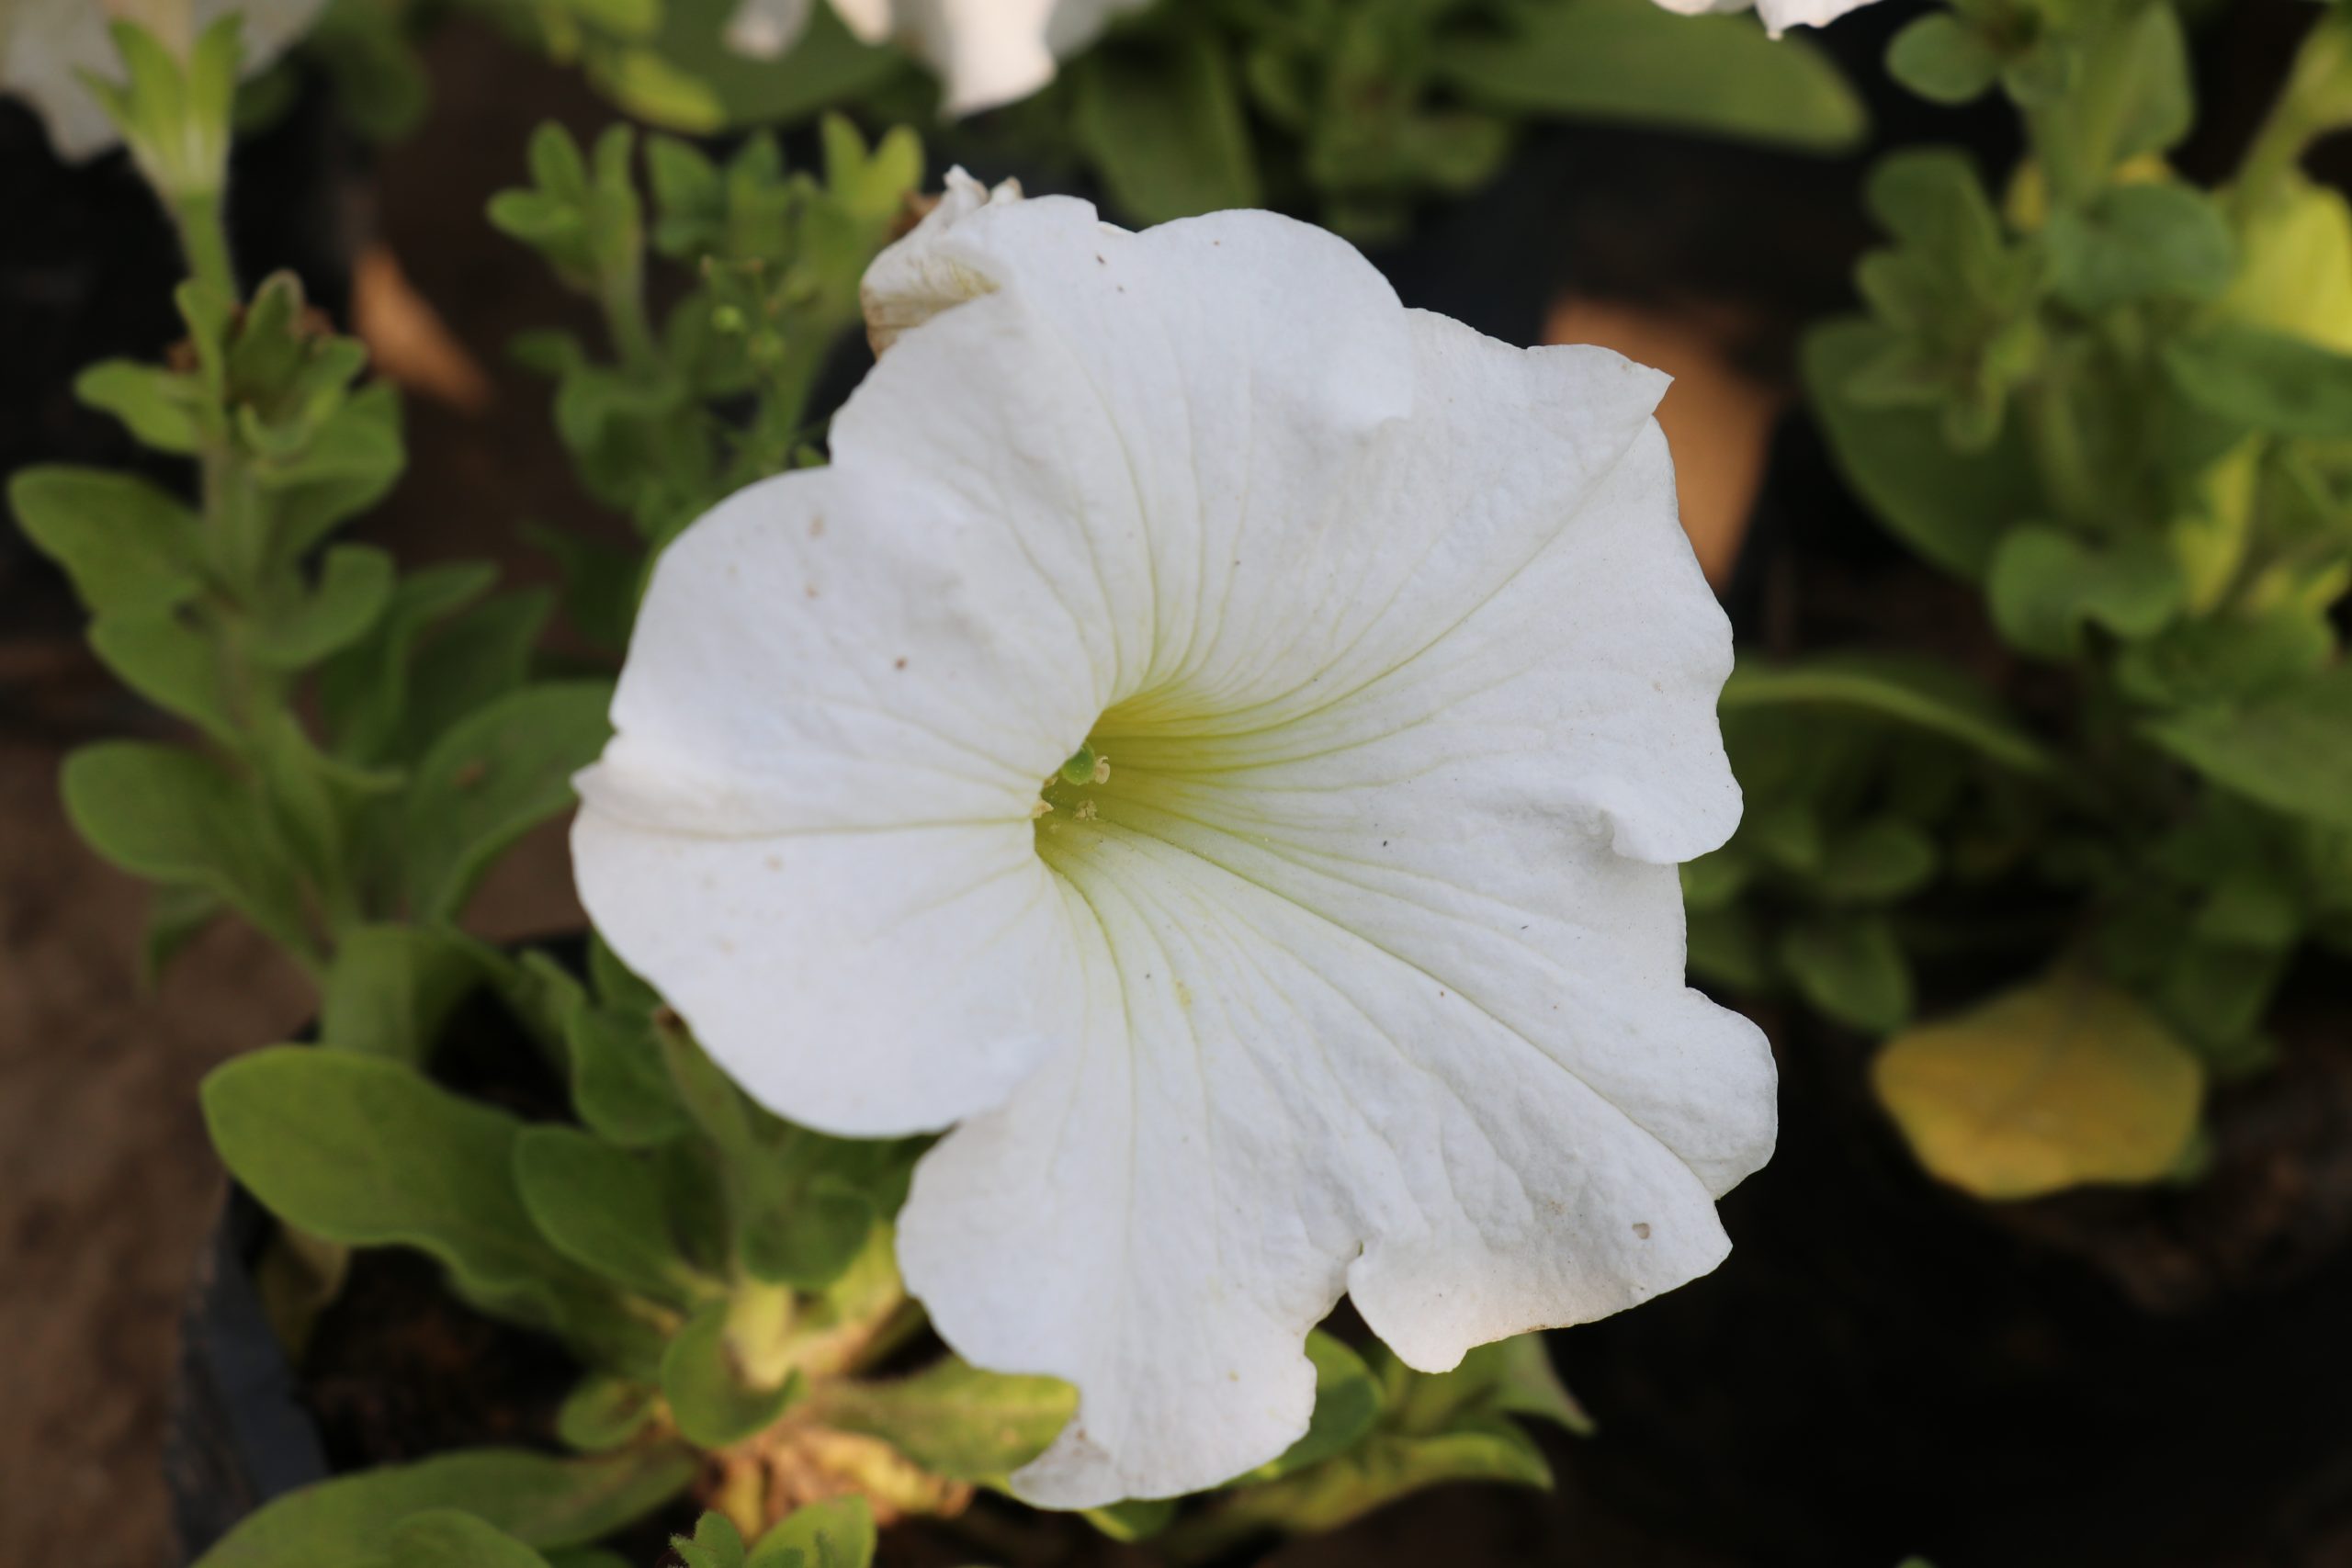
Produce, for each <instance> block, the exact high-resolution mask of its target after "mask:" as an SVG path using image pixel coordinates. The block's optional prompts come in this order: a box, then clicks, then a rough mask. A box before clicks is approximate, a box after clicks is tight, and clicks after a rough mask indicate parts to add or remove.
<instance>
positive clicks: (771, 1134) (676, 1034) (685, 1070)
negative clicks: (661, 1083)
mask: <svg viewBox="0 0 2352 1568" xmlns="http://www.w3.org/2000/svg"><path fill="white" fill-rule="evenodd" d="M656 1038H657V1039H658V1040H659V1042H660V1044H661V1048H662V1061H663V1064H664V1066H666V1067H667V1069H668V1071H669V1076H670V1082H671V1085H672V1087H673V1089H674V1091H675V1093H676V1097H677V1101H678V1103H679V1104H680V1105H681V1106H683V1107H684V1110H685V1111H686V1113H687V1114H688V1115H689V1116H690V1117H692V1118H693V1120H694V1122H695V1124H696V1125H697V1126H699V1127H701V1129H702V1130H703V1133H704V1134H705V1135H706V1136H707V1137H708V1138H709V1139H710V1141H711V1142H712V1143H713V1144H714V1145H717V1146H718V1151H719V1153H720V1154H721V1155H722V1156H724V1159H723V1166H724V1169H725V1173H726V1180H727V1187H728V1199H729V1203H728V1206H729V1210H730V1211H731V1213H732V1215H733V1226H734V1235H733V1242H734V1250H735V1253H736V1257H737V1260H738V1262H739V1263H741V1266H742V1268H743V1269H744V1270H745V1271H746V1272H747V1273H749V1274H751V1275H752V1278H754V1279H757V1280H763V1281H766V1282H768V1283H771V1284H779V1285H793V1286H797V1287H798V1288H800V1289H802V1290H820V1289H823V1288H824V1287H825V1286H827V1285H829V1284H831V1282H832V1281H833V1280H835V1279H837V1278H839V1277H840V1276H841V1275H842V1272H843V1271H844V1270H846V1269H848V1268H849V1266H850V1265H851V1264H852V1263H853V1262H854V1261H855V1260H856V1258H857V1257H858V1255H859V1254H860V1253H861V1252H862V1251H863V1250H864V1249H865V1246H866V1243H867V1241H868V1239H869V1238H870V1237H871V1235H872V1234H873V1231H874V1225H875V1222H876V1216H877V1210H878V1211H879V1212H881V1213H889V1212H893V1211H895V1210H896V1208H897V1207H898V1204H897V1202H896V1201H888V1202H884V1201H880V1200H882V1199H883V1198H884V1197H885V1196H886V1195H885V1194H884V1193H882V1192H880V1191H879V1190H876V1188H875V1187H874V1186H873V1185H872V1180H871V1179H875V1178H890V1179H894V1180H895V1179H901V1178H902V1173H903V1171H904V1170H905V1168H907V1165H908V1163H909V1162H908V1158H907V1145H906V1144H905V1143H904V1142H899V1141H885V1142H868V1141H863V1140H853V1139H842V1138H828V1137H825V1136H824V1135H822V1134H818V1133H812V1132H809V1130H807V1129H806V1128H801V1127H795V1126H793V1125H791V1124H790V1123H788V1122H783V1121H780V1120H779V1119H777V1118H776V1117H774V1116H771V1115H769V1114H768V1113H767V1112H766V1111H763V1110H761V1109H760V1108H759V1107H757V1106H755V1105H753V1104H752V1102H751V1100H748V1099H747V1098H746V1097H745V1096H744V1094H743V1092H742V1091H741V1089H737V1088H736V1087H735V1085H734V1083H733V1081H732V1080H730V1079H729V1077H727V1076H726V1075H725V1074H724V1073H722V1072H720V1071H719V1070H718V1066H717V1065H716V1064H714V1063H713V1062H712V1061H711V1060H710V1058H709V1057H708V1056H707V1055H704V1054H703V1050H702V1047H701V1046H700V1045H698V1044H697V1043H695V1041H694V1039H693V1038H692V1036H691V1035H689V1034H688V1033H687V1032H685V1030H684V1028H683V1027H682V1026H679V1025H677V1024H676V1023H675V1022H674V1021H671V1022H667V1023H662V1024H658V1025H657V1027H656ZM860 1178H865V1179H868V1180H867V1181H866V1182H865V1184H863V1185H862V1184H861V1183H860V1181H859V1180H858V1179H860Z"/></svg>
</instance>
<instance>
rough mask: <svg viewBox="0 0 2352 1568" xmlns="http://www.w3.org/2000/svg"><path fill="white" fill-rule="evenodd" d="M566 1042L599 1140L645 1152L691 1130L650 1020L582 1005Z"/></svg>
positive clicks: (577, 1099) (575, 1102) (578, 1094)
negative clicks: (688, 1128)
mask: <svg viewBox="0 0 2352 1568" xmlns="http://www.w3.org/2000/svg"><path fill="white" fill-rule="evenodd" d="M564 1039H565V1043H566V1044H567V1045H568V1047H569V1054H570V1055H571V1104H572V1109H573V1110H575V1111H578V1112H579V1113H580V1119H581V1120H582V1122H586V1123H587V1124H588V1125H589V1126H590V1127H591V1128H592V1129H594V1132H595V1133H596V1135H597V1136H599V1137H601V1138H604V1139H605V1140H606V1141H607V1142H610V1143H614V1144H618V1145H621V1146H622V1147H623V1148H631V1149H642V1148H650V1147H651V1146H652V1145H656V1144H661V1143H666V1142H668V1141H669V1140H670V1139H672V1138H674V1137H676V1136H677V1135H678V1134H681V1133H683V1132H684V1131H685V1130H686V1127H687V1125H688V1122H687V1118H686V1113H685V1111H684V1108H683V1107H681V1106H680V1105H679V1103H678V1096H677V1091H676V1090H675V1089H673V1088H672V1087H671V1085H670V1075H669V1071H668V1069H667V1068H666V1067H664V1066H662V1046H661V1043H660V1042H659V1041H658V1040H656V1039H655V1038H654V1035H653V1022H652V1020H651V1019H650V1017H649V1016H648V1015H647V1014H645V1013H642V1012H622V1011H618V1010H615V1009H613V1008H609V1007H597V1006H589V1005H582V1006H580V1007H577V1008H574V1009H572V1010H571V1018H570V1021H569V1022H568V1023H567V1025H566V1027H565V1034H564ZM868 1219H869V1223H870V1220H871V1216H870V1215H869V1216H868Z"/></svg>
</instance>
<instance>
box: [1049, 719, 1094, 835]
mask: <svg viewBox="0 0 2352 1568" xmlns="http://www.w3.org/2000/svg"><path fill="white" fill-rule="evenodd" d="M1110 778H1111V759H1110V757H1109V756H1108V755H1106V754H1105V753H1103V751H1101V750H1097V749H1096V748H1095V745H1094V742H1093V741H1091V740H1089V741H1088V742H1087V743H1086V744H1085V745H1083V746H1080V748H1079V749H1078V750H1075V751H1073V752H1071V753H1070V754H1069V761H1065V762H1063V763H1062V765H1061V766H1060V767H1058V768H1057V769H1055V770H1054V772H1053V774H1052V776H1051V777H1049V778H1047V779H1046V783H1045V786H1044V787H1043V788H1042V789H1040V790H1039V791H1038V792H1037V799H1038V805H1039V810H1038V812H1037V816H1038V817H1039V818H1041V819H1042V818H1048V817H1051V816H1053V815H1055V814H1057V813H1059V814H1063V815H1067V816H1069V817H1072V818H1076V819H1078V820H1080V821H1090V820H1091V819H1092V818H1093V817H1094V815H1095V809H1096V803H1095V800H1094V797H1093V796H1092V795H1090V794H1089V793H1088V792H1089V791H1091V789H1092V788H1093V787H1094V786H1095V785H1096V784H1107V783H1109V782H1110ZM1041 826H1042V822H1041Z"/></svg>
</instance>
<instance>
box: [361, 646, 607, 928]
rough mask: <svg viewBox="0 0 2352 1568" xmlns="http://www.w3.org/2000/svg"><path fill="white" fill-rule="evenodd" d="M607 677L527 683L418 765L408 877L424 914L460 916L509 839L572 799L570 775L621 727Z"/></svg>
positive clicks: (463, 723)
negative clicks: (608, 714)
mask: <svg viewBox="0 0 2352 1568" xmlns="http://www.w3.org/2000/svg"><path fill="white" fill-rule="evenodd" d="M611 702H612V688H611V686H610V685H608V684H607V683H605V682H602V681H574V682H560V683H553V684H548V685H541V686H527V687H525V688H524V689H523V690H521V691H519V692H515V693H514V694H511V695H508V696H505V697H503V698H501V699H499V700H498V701H496V702H494V703H492V704H491V705H489V706H487V707H484V708H481V709H480V710H478V711H477V712H475V713H473V714H471V715H469V716H467V717H465V718H463V719H460V720H459V721H458V723H457V724H456V725H454V726H452V727H451V728H450V729H449V731H448V732H447V734H445V735H444V736H442V738H441V739H440V740H439V741H437V742H436V743H435V745H434V747H433V749H432V750H430V751H428V752H427V753H426V754H425V757H424V761H421V762H419V763H418V764H417V768H416V773H415V777H414V781H413V784H411V786H410V790H409V797H408V837H407V856H408V874H407V883H408V890H409V897H410V899H411V902H412V906H413V908H414V910H415V911H416V915H417V918H418V919H425V920H435V919H454V918H455V917H456V916H457V915H458V913H459V912H460V911H461V910H463V909H464V908H465V905H466V901H467V899H468V898H469V897H471V896H472V894H473V890H474V887H475V886H476V885H477V884H478V883H480V881H481V877H482V874H484V873H485V872H487V871H488V870H489V869H490V866H491V863H492V861H494V860H495V859H496V858H497V857H498V856H499V855H500V854H501V853H502V852H504V851H505V850H506V849H507V848H508V846H510V845H512V844H513V843H514V842H515V840H517V839H519V838H521V837H522V836H523V835H524V834H525V833H526V832H528V831H530V830H531V829H533V828H535V827H537V826H538V825H539V824H540V823H541V822H544V821H546V820H548V818H552V817H555V816H557V815H559V814H560V813H561V812H563V811H565V810H567V809H569V808H570V807H571V803H572V793H571V775H572V774H573V773H577V772H579V771H580V770H581V769H582V768H584V767H586V766H587V765H588V764H589V763H590V762H593V761H595V760H596V754H597V753H598V752H599V751H601V750H604V746H605V740H606V739H609V738H610V736H611V734H612V725H611V723H610V722H609V721H608V720H607V719H606V718H605V710H606V708H607V707H609V706H610V705H611Z"/></svg>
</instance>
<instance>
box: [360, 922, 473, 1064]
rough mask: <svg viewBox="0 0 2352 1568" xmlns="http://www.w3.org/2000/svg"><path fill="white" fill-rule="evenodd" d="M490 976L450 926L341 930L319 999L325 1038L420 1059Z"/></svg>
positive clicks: (391, 1056) (365, 1051)
mask: <svg viewBox="0 0 2352 1568" xmlns="http://www.w3.org/2000/svg"><path fill="white" fill-rule="evenodd" d="M487 978H488V976H487V975H486V974H485V972H484V969H483V966H482V962H481V953H480V950H479V949H478V948H477V947H476V946H475V945H474V944H473V943H472V942H469V940H467V939H466V938H464V937H462V936H459V935H458V934H457V933H455V932H452V931H438V930H435V929H433V928H430V927H425V926H410V925H369V926H359V927H356V928H355V929H354V930H351V931H346V932H345V933H344V935H343V938H342V940H341V941H340V942H338V943H337V945H336V948H335V954H334V962H333V963H332V964H329V965H328V966H327V973H326V979H325V981H324V983H323V984H322V987H321V994H320V1000H319V1041H320V1043H322V1044H323V1045H325V1046H327V1047H329V1048H330V1049H332V1050H336V1051H352V1052H356V1053H357V1054H359V1055H368V1056H381V1057H384V1058H386V1059H387V1060H389V1061H394V1062H400V1063H403V1064H405V1065H407V1066H412V1067H421V1066H424V1064H425V1063H426V1062H427V1061H428V1060H429V1059H430V1058H431V1056H432V1054H433V1047H434V1046H435V1044H436V1043H438V1042H439V1040H440V1038H441V1031H442V1029H443V1028H444V1027H445V1026H446V1025H447V1022H448V1021H449V1017H450V1015H451V1014H452V1013H454V1012H455V1011H456V1010H457V1009H458V1003H460V1002H462V1001H464V1000H465V999H466V998H467V997H469V996H470V995H471V994H472V993H473V992H474V991H475V990H477V989H478V988H480V987H481V985H482V983H483V982H484V980H485V979H487Z"/></svg>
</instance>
